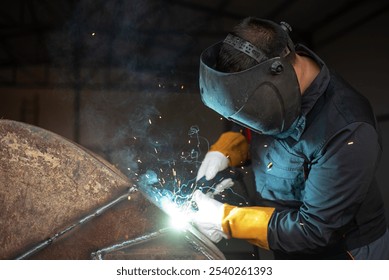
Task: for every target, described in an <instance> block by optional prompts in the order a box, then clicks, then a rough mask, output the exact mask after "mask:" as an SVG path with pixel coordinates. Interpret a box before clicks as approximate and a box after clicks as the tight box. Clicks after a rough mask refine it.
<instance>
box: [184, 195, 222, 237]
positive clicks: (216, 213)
mask: <svg viewBox="0 0 389 280" xmlns="http://www.w3.org/2000/svg"><path fill="white" fill-rule="evenodd" d="M193 202H195V203H196V205H197V209H198V211H195V212H192V214H191V220H192V221H193V223H194V224H195V225H196V227H197V228H198V230H199V231H200V232H202V233H203V234H205V235H206V236H207V237H209V239H211V240H212V241H213V242H216V243H217V242H219V241H220V240H221V239H222V238H227V235H226V234H225V233H224V232H223V230H222V226H221V222H222V217H223V210H224V207H223V204H222V203H220V202H219V201H217V200H215V199H213V198H211V197H209V196H208V195H205V194H203V193H202V192H201V191H200V190H196V191H195V192H194V194H193V197H192V203H193Z"/></svg>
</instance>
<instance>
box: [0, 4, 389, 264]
mask: <svg viewBox="0 0 389 280" xmlns="http://www.w3.org/2000/svg"><path fill="white" fill-rule="evenodd" d="M246 16H257V17H262V18H267V19H272V20H275V21H286V22H288V23H289V24H290V25H291V26H292V28H293V32H292V34H291V35H292V39H293V40H294V41H295V42H301V43H304V44H306V45H307V46H308V47H310V48H311V49H313V50H314V51H315V52H316V53H318V54H319V56H320V57H321V58H322V59H323V60H324V61H325V62H326V63H327V65H328V66H329V67H330V68H331V69H333V70H334V71H336V72H338V73H340V74H341V75H342V76H343V77H344V78H345V79H346V80H348V81H349V82H350V83H351V84H352V85H353V86H354V87H355V88H356V89H358V90H359V91H360V92H361V93H362V94H364V95H365V96H366V97H367V98H368V99H369V100H370V102H371V104H372V106H373V108H374V110H375V113H376V116H377V119H378V122H379V125H380V128H381V131H382V139H383V144H384V153H383V157H382V160H381V165H380V168H379V169H378V173H377V177H378V180H379V184H380V187H381V190H382V193H383V195H384V198H385V203H386V207H387V217H389V186H388V184H389V182H388V181H389V180H388V178H387V176H388V170H389V93H388V90H389V86H388V77H389V70H388V69H389V67H388V65H389V54H388V50H389V28H388V20H389V2H388V1H387V0H337V1H332V0H331V1H329V0H320V1H318V0H273V1H258V0H255V1H254V0H250V1H236V0H218V1H209V0H182V1H179V0H159V1H157V0H142V1H141V0H82V1H75V0H50V1H49V0H14V1H2V2H1V3H0V118H3V119H11V120H16V121H21V122H26V123H29V124H33V125H36V126H39V127H41V128H44V129H47V130H49V131H52V132H55V133H57V134H59V135H61V136H64V137H66V138H68V139H70V140H72V141H74V142H76V143H79V144H80V145H81V146H83V147H85V148H87V149H89V150H91V151H93V152H95V153H97V154H99V155H101V156H102V157H103V158H105V159H107V160H108V161H109V162H111V163H112V164H114V165H116V166H117V167H118V168H119V169H120V170H121V171H122V172H123V173H124V174H126V175H127V176H129V177H130V176H132V175H131V172H130V171H129V170H133V169H134V168H135V169H136V167H137V165H138V164H139V160H140V157H141V154H142V153H147V152H148V149H149V148H150V147H154V146H152V144H153V143H154V144H155V143H158V145H160V146H162V147H164V148H166V149H167V152H166V157H169V156H171V157H174V155H175V154H177V153H180V152H181V150H183V149H188V147H187V143H188V139H189V138H190V131H192V132H193V128H195V129H196V133H198V135H200V136H201V137H202V139H207V141H208V142H210V143H212V142H213V141H215V140H216V139H217V137H218V135H219V134H220V133H221V132H222V131H223V130H224V129H225V128H226V127H227V126H228V124H227V123H226V121H225V120H223V119H221V118H220V117H219V116H218V115H217V114H216V113H214V112H212V111H211V110H210V109H208V108H206V107H205V106H204V105H203V104H202V103H201V100H200V96H199V91H198V84H197V82H198V67H199V55H200V53H201V52H202V50H203V49H204V48H206V47H208V46H210V45H211V44H213V43H216V42H218V41H220V40H222V39H223V38H224V37H225V35H226V34H227V33H228V31H229V30H230V29H231V28H232V27H233V26H234V25H235V24H237V23H238V22H239V21H240V20H241V19H242V18H244V17H246ZM188 135H189V136H188ZM135 138H141V139H147V140H146V142H143V145H142V146H141V147H140V146H136V145H134V141H133V139H135ZM147 141H149V142H150V143H149V144H150V146H148V145H147V144H148V143H147ZM205 142H206V141H205ZM206 148H207V145H203V147H202V149H204V151H206ZM204 151H203V152H204ZM359 164H363V162H361V163H359ZM248 176H249V175H248ZM227 243H228V242H227ZM219 246H221V247H222V249H223V251H224V252H225V253H226V255H228V256H231V258H245V257H247V256H245V254H249V255H250V254H251V250H252V248H251V247H248V246H246V245H242V244H235V245H233V244H232V245H230V246H228V244H221V245H219ZM260 255H261V257H262V258H271V255H268V254H267V253H266V252H261V253H260Z"/></svg>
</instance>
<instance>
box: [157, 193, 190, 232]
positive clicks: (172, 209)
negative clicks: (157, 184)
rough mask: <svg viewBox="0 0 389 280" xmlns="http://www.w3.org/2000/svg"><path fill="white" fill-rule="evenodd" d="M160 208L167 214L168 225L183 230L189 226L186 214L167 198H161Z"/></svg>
mask: <svg viewBox="0 0 389 280" xmlns="http://www.w3.org/2000/svg"><path fill="white" fill-rule="evenodd" d="M161 206H162V209H163V210H164V211H165V212H166V213H167V214H168V215H169V218H170V220H169V222H170V225H171V226H172V227H173V228H175V229H178V230H185V229H187V228H188V226H189V219H188V215H187V214H186V215H185V213H183V212H182V211H181V209H180V208H178V207H177V205H175V204H174V203H173V202H171V201H170V200H169V199H168V198H166V197H163V198H162V200H161Z"/></svg>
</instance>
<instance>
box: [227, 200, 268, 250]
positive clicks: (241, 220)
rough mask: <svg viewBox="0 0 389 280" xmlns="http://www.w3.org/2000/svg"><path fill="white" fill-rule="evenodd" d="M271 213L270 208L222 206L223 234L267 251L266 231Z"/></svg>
mask: <svg viewBox="0 0 389 280" xmlns="http://www.w3.org/2000/svg"><path fill="white" fill-rule="evenodd" d="M273 212H274V208H272V207H259V206H252V207H237V206H232V205H229V204H224V213H223V218H222V228H223V232H224V233H226V234H227V235H228V236H229V237H233V238H239V239H246V240H247V241H248V242H250V243H252V244H254V245H256V246H258V247H261V248H264V249H269V243H268V239H267V229H268V224H269V220H270V218H271V216H272V214H273Z"/></svg>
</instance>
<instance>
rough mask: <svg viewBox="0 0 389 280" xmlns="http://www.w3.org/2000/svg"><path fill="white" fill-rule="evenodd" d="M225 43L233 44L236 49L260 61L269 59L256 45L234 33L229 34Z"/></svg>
mask: <svg viewBox="0 0 389 280" xmlns="http://www.w3.org/2000/svg"><path fill="white" fill-rule="evenodd" d="M223 43H226V44H228V45H230V46H232V47H233V48H234V49H236V50H238V51H240V52H242V53H245V54H247V55H248V56H250V57H251V58H253V59H255V60H256V61H257V62H258V63H261V62H262V61H264V60H266V59H267V56H266V55H265V54H264V53H263V52H262V51H261V50H260V49H258V48H257V47H256V46H254V45H253V44H251V43H250V42H248V41H246V40H243V39H242V38H240V37H237V36H234V35H232V34H228V35H227V37H226V38H225V39H224V41H223Z"/></svg>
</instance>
